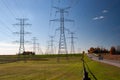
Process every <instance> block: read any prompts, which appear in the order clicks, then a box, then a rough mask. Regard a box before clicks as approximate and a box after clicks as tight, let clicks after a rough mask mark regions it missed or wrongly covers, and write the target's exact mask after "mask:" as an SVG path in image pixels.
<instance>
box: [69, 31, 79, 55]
mask: <svg viewBox="0 0 120 80" xmlns="http://www.w3.org/2000/svg"><path fill="white" fill-rule="evenodd" d="M70 34H71V37H69V38H71V51H70V53H71V54H74V53H75V47H74V39H75V38H77V37H74V34H75V33H73V32H71V33H70Z"/></svg>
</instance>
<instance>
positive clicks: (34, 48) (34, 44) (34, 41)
mask: <svg viewBox="0 0 120 80" xmlns="http://www.w3.org/2000/svg"><path fill="white" fill-rule="evenodd" d="M32 40H33V52H34V53H35V54H36V44H37V43H36V41H37V38H36V37H33V39H32Z"/></svg>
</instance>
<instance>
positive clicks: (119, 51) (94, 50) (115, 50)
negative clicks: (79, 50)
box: [88, 46, 120, 55]
mask: <svg viewBox="0 0 120 80" xmlns="http://www.w3.org/2000/svg"><path fill="white" fill-rule="evenodd" d="M88 53H95V54H112V55H114V54H120V46H117V47H115V46H112V47H111V48H110V49H109V50H108V49H106V48H100V47H90V49H89V50H88Z"/></svg>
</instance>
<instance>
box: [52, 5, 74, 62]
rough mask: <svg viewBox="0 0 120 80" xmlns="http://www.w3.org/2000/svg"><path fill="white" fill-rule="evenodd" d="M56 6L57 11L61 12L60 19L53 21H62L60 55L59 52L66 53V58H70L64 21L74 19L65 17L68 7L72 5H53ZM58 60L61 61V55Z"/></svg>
mask: <svg viewBox="0 0 120 80" xmlns="http://www.w3.org/2000/svg"><path fill="white" fill-rule="evenodd" d="M53 8H55V9H56V10H57V11H56V12H57V13H60V19H54V20H51V21H59V22H60V28H59V29H60V39H59V49H58V55H59V54H66V59H67V60H68V51H67V44H66V37H65V26H64V23H65V21H69V22H70V21H72V22H73V20H70V19H65V18H64V14H65V13H68V11H67V10H68V9H70V7H67V8H59V7H53ZM58 61H59V56H58Z"/></svg>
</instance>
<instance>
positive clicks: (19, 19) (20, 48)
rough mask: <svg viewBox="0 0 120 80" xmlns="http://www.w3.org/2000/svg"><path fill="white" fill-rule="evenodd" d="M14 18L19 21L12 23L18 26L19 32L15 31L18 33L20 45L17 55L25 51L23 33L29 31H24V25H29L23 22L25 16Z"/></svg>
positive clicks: (25, 19)
mask: <svg viewBox="0 0 120 80" xmlns="http://www.w3.org/2000/svg"><path fill="white" fill-rule="evenodd" d="M16 20H18V21H19V23H17V24H14V25H18V26H20V32H16V34H20V41H19V43H20V46H19V52H18V55H20V54H23V52H24V51H25V47H24V43H25V37H24V35H25V34H29V32H25V30H24V27H25V26H27V25H31V24H29V23H25V21H27V20H28V19H27V18H17V19H16Z"/></svg>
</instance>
